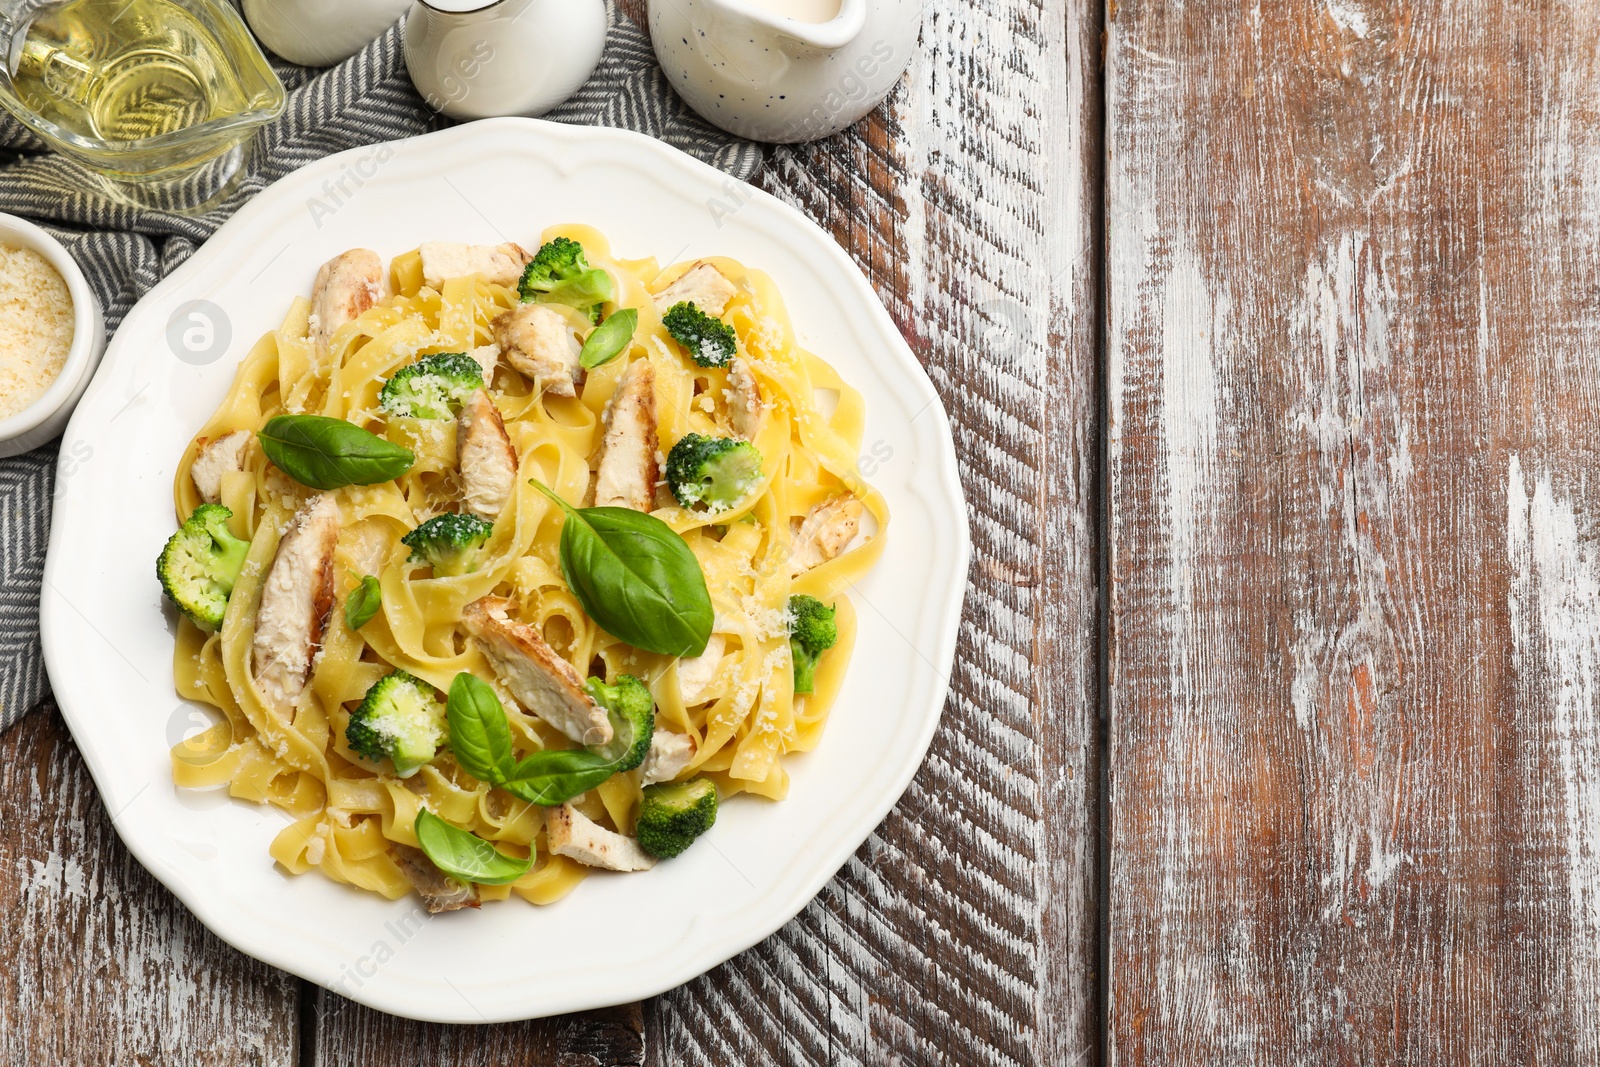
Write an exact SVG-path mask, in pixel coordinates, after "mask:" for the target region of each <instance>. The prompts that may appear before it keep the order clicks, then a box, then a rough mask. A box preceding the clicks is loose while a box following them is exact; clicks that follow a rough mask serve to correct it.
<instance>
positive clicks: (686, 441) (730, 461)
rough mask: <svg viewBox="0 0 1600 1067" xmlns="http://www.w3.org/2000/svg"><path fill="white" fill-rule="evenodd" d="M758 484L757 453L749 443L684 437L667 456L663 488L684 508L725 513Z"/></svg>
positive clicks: (702, 436) (690, 435)
mask: <svg viewBox="0 0 1600 1067" xmlns="http://www.w3.org/2000/svg"><path fill="white" fill-rule="evenodd" d="M760 484H761V453H760V452H759V451H757V449H756V446H755V445H753V444H751V443H750V442H749V441H740V440H738V439H737V438H733V437H706V436H705V435H704V434H698V433H686V434H684V435H683V436H682V437H680V438H678V443H677V444H675V445H673V446H672V451H671V452H669V453H667V486H668V487H669V488H671V490H672V495H673V496H674V497H676V498H677V501H678V503H680V504H682V505H683V506H684V507H686V508H692V507H694V506H695V505H696V504H704V505H705V506H706V507H707V509H708V510H711V511H726V510H727V509H728V508H731V507H733V506H734V505H736V504H738V503H739V501H741V500H743V499H744V498H745V497H747V496H749V495H750V492H751V490H753V489H755V487H756V486H758V485H760Z"/></svg>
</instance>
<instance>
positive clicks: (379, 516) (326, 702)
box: [157, 226, 888, 911]
mask: <svg viewBox="0 0 1600 1067" xmlns="http://www.w3.org/2000/svg"><path fill="white" fill-rule="evenodd" d="M864 414H865V413H864V406H863V403H862V400H861V397H860V395H859V394H858V393H857V392H856V391H855V390H853V389H852V388H851V387H850V386H848V385H847V384H846V383H845V382H844V381H842V380H841V379H840V377H839V376H838V374H837V373H836V372H835V371H834V369H833V368H832V367H831V366H830V365H829V364H828V363H827V362H826V361H825V360H824V359H822V358H820V357H818V356H816V355H814V354H812V353H810V352H807V351H805V350H804V349H802V348H801V347H800V346H799V345H798V344H797V343H796V339H795V335H794V332H793V329H792V327H791V324H790V322H789V319H788V315H787V312H786V310H785V307H784V304H783V300H782V298H781V296H780V294H779V292H778V290H777V288H776V287H775V286H774V284H773V282H772V280H771V279H770V278H769V277H767V276H766V275H764V274H762V273H761V272H760V271H758V270H754V269H749V268H747V267H745V266H744V265H742V264H740V263H737V262H734V261H732V260H729V259H724V258H710V259H705V260H699V261H695V262H689V263H679V264H676V265H672V266H668V267H666V268H664V269H663V268H661V267H660V266H659V265H658V264H657V263H656V261H655V260H654V259H640V260H629V259H621V258H616V257H615V256H613V254H612V252H611V249H610V246H609V245H608V243H607V241H606V239H605V238H604V237H603V236H602V235H601V234H600V233H598V232H596V231H595V230H593V229H590V228H587V227H581V226H561V227H555V228H552V229H551V230H549V231H547V232H546V233H545V234H544V235H543V240H542V243H541V244H540V246H539V247H538V248H537V249H535V250H533V251H529V250H526V249H524V248H522V247H520V246H518V245H516V244H510V243H507V244H502V245H497V246H485V245H466V244H450V243H442V242H441V243H430V244H424V245H422V246H421V247H420V248H418V249H416V250H413V251H411V252H407V253H404V254H402V255H400V256H398V257H396V258H395V259H393V260H392V261H391V262H389V263H388V264H384V263H383V262H382V261H381V260H380V259H379V257H378V256H377V254H376V253H374V252H371V251H368V250H365V249H355V250H351V251H349V252H346V253H344V254H342V255H340V256H338V257H336V258H334V259H333V260H331V261H329V262H328V263H327V264H325V265H323V267H322V268H321V270H320V271H319V272H318V274H317V278H316V283H315V286H314V289H313V291H312V293H311V295H310V297H309V298H306V297H298V298H295V299H294V300H293V301H292V303H291V304H290V306H289V310H288V313H287V315H286V316H285V317H284V319H283V323H282V325H281V326H280V327H278V329H276V330H275V331H273V332H271V333H269V334H267V335H266V336H264V337H262V338H261V340H260V341H259V342H257V343H256V345H255V346H254V347H253V348H252V349H251V350H250V352H249V353H248V355H246V356H245V357H244V359H243V361H242V362H241V363H240V365H239V367H238V370H237V372H236V375H235V378H234V380H233V383H232V386H231V387H230V388H229V389H228V392H227V395H226V396H225V397H224V399H223V401H222V404H221V405H220V407H218V408H217V410H216V412H215V413H214V414H213V415H212V416H211V418H210V420H209V421H208V422H207V423H206V424H205V426H204V427H202V428H201V429H200V431H199V433H198V434H197V435H196V437H195V439H194V440H193V442H192V443H191V444H190V446H189V447H188V449H187V450H186V451H185V452H184V454H183V456H182V457H181V459H180V460H179V462H178V465H177V472H176V478H175V482H174V502H175V506H176V517H177V520H178V523H179V528H178V530H177V532H176V533H175V534H174V535H173V537H172V539H171V540H170V541H169V542H168V543H167V545H166V547H165V549H164V550H163V552H162V554H161V558H160V560H159V562H158V565H157V569H158V576H159V578H160V581H161V583H162V586H163V588H164V590H165V592H166V594H167V595H168V597H169V598H170V599H171V600H172V601H173V603H174V604H175V605H176V607H177V608H178V609H179V613H178V629H177V639H176V647H175V651H174V675H175V679H176V684H177V690H178V693H179V695H180V696H181V697H183V698H185V699H186V700H191V701H195V702H199V703H201V704H205V705H209V706H210V707H211V708H214V709H216V711H217V712H218V713H219V714H218V715H217V716H215V718H217V719H218V720H219V721H217V722H216V725H214V726H213V727H211V728H210V729H209V730H206V731H204V732H202V733H200V734H198V735H196V736H195V737H191V738H189V739H187V740H185V741H184V742H182V743H180V744H179V745H177V746H176V747H174V749H173V753H172V768H173V775H174V779H175V781H176V783H177V784H178V785H179V786H182V787H186V788H197V789H198V788H215V787H223V786H226V787H227V789H228V790H229V792H230V793H231V795H232V796H234V797H237V798H239V799H242V800H248V801H254V802H257V803H264V804H271V805H274V806H275V807H277V808H279V809H281V810H283V811H284V812H286V813H288V814H289V815H290V816H291V817H292V820H293V821H292V822H291V823H290V824H289V825H287V826H286V827H285V829H283V830H282V832H280V833H279V834H278V835H277V837H276V838H275V839H274V840H273V842H272V844H271V849H270V852H271V856H272V858H273V859H274V860H275V861H276V862H277V863H278V864H280V865H281V866H282V867H283V868H284V869H285V870H287V871H289V872H291V873H294V874H300V873H304V872H306V871H309V870H311V869H313V868H315V869H317V870H320V871H321V872H322V873H323V874H324V875H326V876H328V877H329V878H332V879H334V880H336V881H338V882H343V883H347V884H349V885H352V886H356V887H359V888H361V889H364V890H369V891H372V892H376V893H381V894H383V895H384V896H385V897H388V898H390V899H396V898H399V897H402V896H405V895H406V894H408V893H411V892H416V893H418V894H419V895H420V897H421V898H422V900H423V902H424V903H425V904H426V905H427V906H428V908H429V910H431V911H445V910H453V909H457V908H461V907H478V906H480V904H481V903H482V902H483V901H486V900H502V899H506V898H508V897H510V896H511V895H513V894H515V895H516V896H519V897H521V898H523V899H525V900H528V901H531V902H533V903H536V904H545V903H550V902H552V901H555V900H557V899H559V898H560V897H562V896H563V895H565V894H566V893H567V892H569V891H570V890H572V888H573V887H574V886H575V885H576V884H577V883H578V882H579V881H580V880H582V879H583V878H584V877H585V875H586V874H587V873H588V872H589V871H590V870H592V869H595V868H600V869H604V870H613V871H642V870H646V869H648V868H650V867H651V866H653V865H654V864H655V863H657V862H659V861H663V860H670V858H671V857H674V856H676V855H678V854H679V853H681V852H682V851H684V850H685V849H686V848H688V847H690V846H691V845H692V844H693V843H694V841H695V840H696V839H697V838H698V837H699V836H701V835H702V834H705V833H707V832H709V831H710V830H711V828H712V825H713V823H714V822H715V818H716V811H717V805H718V804H719V803H721V802H726V801H727V800H728V799H729V798H730V797H733V796H735V795H738V794H755V795H756V796H758V797H763V798H766V799H768V800H773V801H777V800H782V799H783V798H784V796H785V795H786V793H787V790H788V786H789V776H788V773H787V772H786V770H785V766H784V760H785V757H787V756H789V755H790V754H793V753H799V752H806V751H808V750H810V749H812V748H813V747H815V746H816V745H817V743H818V741H819V739H820V738H821V735H822V732H823V729H824V726H825V724H826V722H827V718H828V714H829V709H830V708H831V706H832V704H833V702H834V700H835V698H836V696H837V694H838V693H839V690H840V686H841V684H842V682H843V679H844V676H845V672H846V669H847V667H848V665H849V661H850V653H851V649H852V646H853V644H854V639H855V632H856V617H855V613H854V610H853V609H852V607H851V603H850V601H849V599H848V598H847V597H846V595H845V591H846V590H847V589H848V588H849V587H850V586H851V585H852V584H853V583H855V582H857V581H859V580H860V579H861V578H862V577H863V576H864V575H865V574H866V572H867V571H868V570H869V568H870V567H871V566H872V565H873V563H874V562H875V561H876V559H877V558H878V556H879V555H880V553H881V551H882V548H883V544H884V535H885V532H886V529H887V525H888V512H887V508H886V506H885V503H884V500H883V498H882V497H881V496H880V495H879V494H878V493H877V492H876V491H875V490H874V489H873V488H872V487H871V486H870V485H868V484H867V483H866V482H865V481H864V480H863V478H862V477H861V475H860V473H859V472H858V468H857V457H858V456H859V454H860V449H861V439H862V433H863V426H864Z"/></svg>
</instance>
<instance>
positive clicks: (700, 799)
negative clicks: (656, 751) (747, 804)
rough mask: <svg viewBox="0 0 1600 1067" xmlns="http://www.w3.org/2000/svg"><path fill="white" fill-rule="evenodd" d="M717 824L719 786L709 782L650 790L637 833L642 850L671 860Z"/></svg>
mask: <svg viewBox="0 0 1600 1067" xmlns="http://www.w3.org/2000/svg"><path fill="white" fill-rule="evenodd" d="M716 821H717V786H716V783H714V782H713V781H712V780H711V779H709V778H691V779H690V780H689V781H687V782H664V783H662V784H661V785H651V786H646V787H645V790H644V799H643V800H641V801H640V802H639V822H638V826H637V828H636V830H635V832H636V833H637V834H638V836H639V847H640V848H642V849H644V850H645V851H646V852H648V853H650V855H652V856H659V857H660V858H661V859H664V860H665V859H671V858H672V857H673V856H676V855H677V854H678V853H680V852H682V851H683V850H684V849H686V848H688V847H689V846H690V845H692V844H694V839H695V838H697V837H699V836H700V835H701V834H703V833H705V832H706V831H707V830H709V829H711V826H712V824H713V823H715V822H716Z"/></svg>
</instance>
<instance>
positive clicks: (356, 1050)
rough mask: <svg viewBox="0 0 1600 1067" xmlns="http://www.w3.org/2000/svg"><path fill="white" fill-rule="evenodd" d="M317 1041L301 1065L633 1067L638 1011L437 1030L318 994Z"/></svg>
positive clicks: (638, 1057)
mask: <svg viewBox="0 0 1600 1067" xmlns="http://www.w3.org/2000/svg"><path fill="white" fill-rule="evenodd" d="M308 996H310V997H312V998H313V1000H312V1003H313V1005H314V1010H313V1012H312V1017H311V1018H310V1019H309V1020H308V1026H310V1027H311V1028H312V1029H313V1031H314V1033H315V1037H314V1038H312V1039H311V1040H309V1041H307V1042H306V1045H307V1047H308V1052H309V1055H307V1056H306V1057H305V1059H304V1060H303V1061H302V1063H306V1064H324V1063H326V1064H340V1065H343V1064H361V1065H363V1067H365V1065H374V1067H377V1065H385V1064H420V1063H426V1064H485V1065H493V1067H638V1065H640V1064H643V1063H644V1039H643V1033H644V1024H643V1020H642V1018H641V1015H640V1011H641V1009H640V1006H639V1005H638V1004H628V1005H624V1006H622V1007H618V1008H605V1009H602V1010H600V1011H586V1012H579V1013H577V1014H574V1015H560V1016H556V1017H555V1018H552V1019H536V1020H534V1021H532V1022H524V1023H503V1024H497V1025H493V1026H442V1025H438V1024H435V1023H418V1022H412V1021H410V1020H407V1019H399V1018H396V1017H394V1016H392V1015H385V1014H383V1013H382V1012H379V1011H373V1010H372V1009H371V1008H366V1007H363V1006H361V1005H359V1004H356V1003H354V1002H353V1001H349V1000H346V999H344V998H343V997H341V996H339V995H338V994H336V993H330V992H328V991H327V990H324V989H312V990H309V991H308Z"/></svg>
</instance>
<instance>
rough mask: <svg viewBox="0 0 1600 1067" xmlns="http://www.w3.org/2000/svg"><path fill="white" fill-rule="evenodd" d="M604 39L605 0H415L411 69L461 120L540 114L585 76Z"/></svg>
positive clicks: (436, 102) (431, 99) (410, 19)
mask: <svg viewBox="0 0 1600 1067" xmlns="http://www.w3.org/2000/svg"><path fill="white" fill-rule="evenodd" d="M605 43H606V8H605V0H417V2H415V3H413V4H412V5H411V13H410V14H409V15H407V16H406V47H405V54H406V69H407V70H409V71H410V72H411V81H412V83H413V84H415V85H416V87H417V91H418V92H419V93H421V94H422V98H423V99H424V100H426V101H427V103H428V106H429V107H432V108H434V109H436V110H438V111H442V112H444V113H445V114H446V115H449V116H450V117H452V118H457V119H482V118H490V117H492V116H497V115H542V114H543V113H544V112H546V111H549V110H550V109H551V108H553V107H555V106H556V105H557V104H559V103H561V102H562V101H563V100H565V99H567V98H568V97H569V96H571V95H572V94H573V93H575V92H577V91H578V87H579V86H581V85H582V84H583V83H584V82H585V81H587V80H588V78H589V75H590V74H592V73H593V72H594V68H595V66H596V65H597V64H598V63H599V62H600V53H601V51H602V50H603V49H604V48H605Z"/></svg>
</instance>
